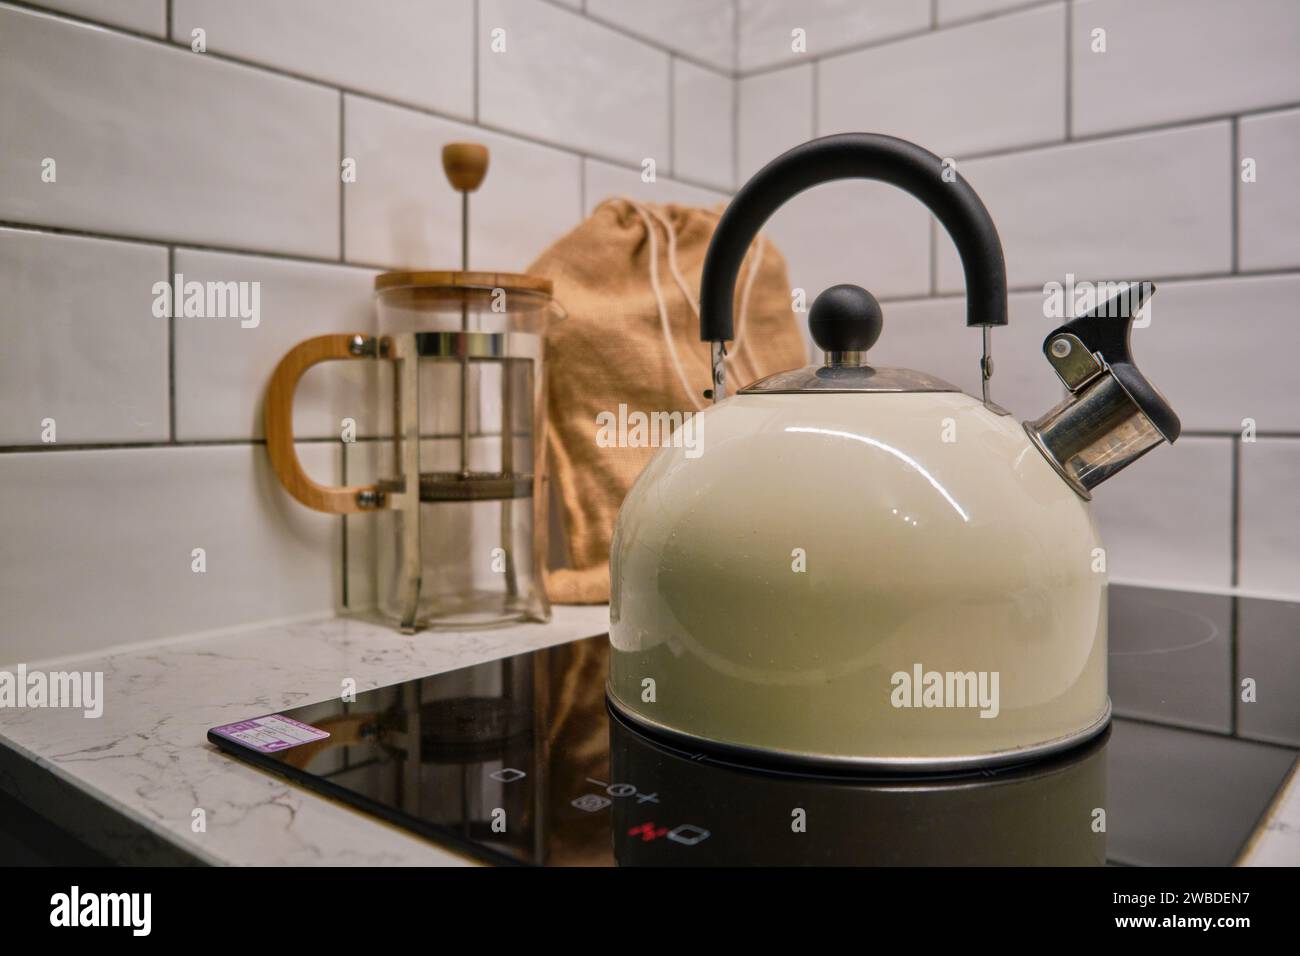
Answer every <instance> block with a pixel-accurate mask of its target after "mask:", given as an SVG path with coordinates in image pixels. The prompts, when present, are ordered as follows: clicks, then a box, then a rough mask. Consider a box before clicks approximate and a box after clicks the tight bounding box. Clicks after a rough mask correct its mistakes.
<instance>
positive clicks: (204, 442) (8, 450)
mask: <svg viewBox="0 0 1300 956" xmlns="http://www.w3.org/2000/svg"><path fill="white" fill-rule="evenodd" d="M1256 436H1257V437H1258V438H1262V439H1268V440H1270V441H1296V440H1300V431H1258V432H1256ZM420 437H421V439H422V440H437V441H450V440H452V439H454V438H456V437H457V436H456V435H455V434H444V435H434V434H429V435H422V436H420ZM470 437H471V438H497V437H499V435H498V434H497V433H496V432H472V433H471V434H470ZM1180 437H1183V438H1208V439H1239V438H1240V437H1241V436H1240V434H1239V433H1238V432H1235V431H1217V430H1213V429H1204V430H1197V429H1191V428H1186V429H1183V432H1182V435H1181V436H1180ZM390 440H391V439H390V438H389V437H387V436H384V435H360V436H358V437H357V438H355V439H354V440H353V442H352V443H353V444H357V445H368V444H378V443H381V442H387V441H390ZM331 443H334V444H338V443H339V439H338V437H337V436H325V437H302V436H300V437H295V438H294V444H295V445H324V444H331ZM265 444H266V439H265V438H197V439H195V438H191V439H184V440H167V441H139V442H131V441H119V442H67V443H56V444H43V443H36V444H28V445H0V456H3V455H26V454H53V453H57V452H67V451H126V450H134V449H140V450H145V449H149V450H157V449H160V448H234V447H250V448H251V447H257V446H261V445H265ZM1239 447H1240V446H1239V444H1238V448H1239ZM1234 453H1235V452H1234ZM1234 498H1235V495H1234ZM1232 506H1233V509H1234V512H1233V513H1234V514H1236V513H1238V512H1239V510H1240V506H1239V503H1238V502H1237V501H1235V500H1234V502H1233V503H1232ZM1234 526H1235V522H1234ZM1236 547H1237V546H1236V545H1234V546H1233V548H1234V553H1235V550H1236ZM1233 578H1234V583H1233V585H1231V586H1232V587H1239V586H1240V585H1238V584H1236V583H1235V578H1236V572H1235V571H1234V575H1233Z"/></svg>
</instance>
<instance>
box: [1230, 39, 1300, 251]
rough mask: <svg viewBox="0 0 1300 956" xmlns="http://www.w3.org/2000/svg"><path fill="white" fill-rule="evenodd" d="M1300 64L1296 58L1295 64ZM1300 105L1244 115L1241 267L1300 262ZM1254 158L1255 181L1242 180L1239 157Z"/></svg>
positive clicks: (1240, 145) (1240, 153) (1240, 147)
mask: <svg viewBox="0 0 1300 956" xmlns="http://www.w3.org/2000/svg"><path fill="white" fill-rule="evenodd" d="M1297 68H1298V69H1300V63H1297ZM1297 156H1300V110H1287V111H1285V112H1282V113H1267V114H1265V115H1263V116H1246V117H1243V118H1242V120H1241V126H1240V131H1239V134H1238V140H1237V171H1236V174H1237V176H1238V180H1239V182H1238V185H1237V190H1238V202H1239V207H1238V208H1239V210H1240V217H1241V218H1240V221H1239V226H1240V247H1239V250H1238V251H1239V257H1240V266H1241V268H1243V269H1284V268H1290V267H1292V266H1300V189H1297V188H1296V157H1297ZM1247 158H1249V159H1253V160H1254V161H1255V170H1254V173H1255V181H1254V182H1240V177H1241V174H1242V169H1241V161H1242V160H1244V159H1247Z"/></svg>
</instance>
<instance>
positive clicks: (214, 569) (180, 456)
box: [0, 444, 341, 662]
mask: <svg viewBox="0 0 1300 956" xmlns="http://www.w3.org/2000/svg"><path fill="white" fill-rule="evenodd" d="M299 455H300V456H301V457H302V460H303V464H304V467H306V468H307V469H308V470H309V471H310V473H311V474H312V475H313V477H316V478H317V479H318V480H321V481H336V480H337V477H338V463H337V459H338V448H337V447H335V446H332V445H326V444H319V445H306V446H300V447H299ZM0 497H3V498H5V499H6V500H8V501H21V502H22V507H17V508H4V509H0V539H3V540H4V541H5V547H4V548H3V549H0V607H3V608H4V614H3V615H0V656H2V657H3V658H4V660H6V661H11V662H17V661H23V660H32V659H34V658H44V657H56V656H61V655H67V654H74V653H78V652H86V651H90V650H94V649H97V648H101V647H105V646H107V645H110V644H119V643H125V642H134V641H144V640H150V639H154V638H161V637H168V636H172V635H179V634H187V633H194V632H199V631H206V630H213V629H217V628H224V627H234V626H237V625H241V624H248V623H253V622H256V621H260V620H268V619H273V618H286V617H298V616H307V615H313V614H328V613H329V612H330V611H331V610H332V609H333V608H334V607H335V606H336V605H337V602H338V598H339V594H340V591H341V587H340V582H341V573H340V570H339V565H338V559H337V555H338V554H339V552H340V542H341V539H340V534H341V530H340V527H339V521H338V519H337V518H335V517H333V516H330V515H323V514H318V513H316V512H312V511H309V510H308V509H306V508H304V507H302V506H301V505H299V504H298V503H297V502H296V501H293V500H292V499H291V498H290V497H289V495H288V494H287V493H286V492H285V491H284V490H283V489H281V487H280V485H279V483H278V482H277V481H276V478H275V476H274V474H273V473H272V471H271V465H270V462H269V460H268V459H267V457H266V449H265V448H263V447H260V446H256V445H232V446H204V447H189V448H148V449H129V450H104V451H47V452H32V453H12V454H7V455H0ZM195 548H202V549H204V552H205V561H206V566H207V570H206V572H204V573H195V572H194V571H193V570H192V567H193V562H194V560H195V559H194V558H193V556H192V555H193V551H194V549H195Z"/></svg>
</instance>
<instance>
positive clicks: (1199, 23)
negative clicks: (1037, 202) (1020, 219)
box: [1071, 0, 1300, 135]
mask: <svg viewBox="0 0 1300 956" xmlns="http://www.w3.org/2000/svg"><path fill="white" fill-rule="evenodd" d="M1073 16H1074V23H1073V26H1072V32H1071V36H1072V41H1073V42H1072V46H1073V49H1072V50H1071V59H1072V62H1073V70H1074V78H1073V84H1072V88H1073V132H1074V133H1075V134H1078V135H1086V134H1091V133H1100V132H1104V131H1107V130H1120V129H1131V128H1133V127H1136V126H1143V125H1147V124H1159V123H1170V122H1174V121H1177V120H1190V119H1197V118H1199V117H1206V116H1217V115H1221V114H1225V113H1230V112H1237V111H1241V110H1251V109H1259V108H1261V107H1267V106H1273V105H1281V104H1285V103H1294V102H1295V101H1297V100H1300V69H1297V63H1296V50H1297V49H1300V4H1297V3H1295V2H1294V0H1237V2H1235V3H1223V2H1222V0H1143V2H1141V3H1134V2H1133V0H1078V2H1076V3H1075V4H1074V10H1073ZM1096 30H1104V31H1105V43H1106V48H1105V52H1093V46H1094V45H1095V43H1096V41H1095V40H1094V31H1096Z"/></svg>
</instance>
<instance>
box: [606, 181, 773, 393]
mask: <svg viewBox="0 0 1300 956" xmlns="http://www.w3.org/2000/svg"><path fill="white" fill-rule="evenodd" d="M620 200H621V201H622V202H625V203H627V204H628V205H629V206H631V207H632V209H633V210H634V211H635V212H636V214H637V215H638V216H639V217H640V218H641V223H642V225H644V226H645V231H646V237H647V239H648V240H649V245H650V289H651V291H653V292H654V297H655V305H656V306H657V307H658V309H659V325H660V327H661V328H662V330H663V336H664V343H665V344H666V345H667V346H668V357H669V358H670V359H671V361H672V364H673V371H674V372H675V373H676V374H677V381H678V382H679V383H680V384H681V386H682V390H683V391H685V392H686V395H687V397H688V398H690V400H691V403H692V404H693V405H694V406H695V410H696V411H703V410H704V404H703V403H702V402H701V401H700V399H699V396H697V395H696V394H695V390H694V389H693V388H691V383H690V380H689V379H688V378H687V377H686V370H685V369H684V368H683V367H682V360H681V357H680V356H679V355H678V354H677V343H676V342H675V341H674V340H673V334H672V328H671V326H670V325H669V324H668V304H667V302H666V301H665V300H664V294H663V289H662V287H661V286H660V284H659V243H658V239H657V237H656V235H655V231H656V230H655V228H654V225H653V223H652V222H651V219H652V218H653V219H654V221H655V222H657V223H658V224H659V225H660V226H662V227H663V230H664V234H665V236H666V237H667V240H668V271H669V272H670V273H671V274H672V277H673V281H674V282H675V283H676V285H677V288H678V289H679V290H680V291H681V293H682V297H683V298H684V299H685V300H686V304H687V305H688V306H689V307H690V310H691V313H692V314H693V315H694V316H695V321H696V322H699V319H700V306H699V303H698V302H697V301H696V300H695V298H694V297H693V296H692V295H691V293H690V290H689V289H688V288H687V286H686V280H685V279H684V278H683V277H682V273H681V269H680V268H679V267H678V265H677V234H676V233H675V232H674V231H673V228H672V225H671V224H670V223H669V222H668V220H666V219H665V218H664V217H663V216H662V215H661V214H660V213H659V211H658V210H655V209H650V208H648V207H646V206H643V205H642V204H641V203H639V202H637V201H636V200H635V199H632V198H630V197H628V196H621V197H618V198H617V199H607V200H605V203H609V202H617V201H620ZM605 203H601V205H602V206H603V205H605ZM765 245H766V242H765V240H764V239H763V237H762V236H759V237H758V238H756V239H755V240H754V254H753V257H752V259H753V261H752V262H751V264H750V267H749V271H748V273H746V275H745V283H744V285H743V286H741V290H740V314H739V316H738V317H737V321H736V337H735V339H734V340H733V341H732V351H731V354H730V355H728V356H727V361H728V362H731V361H733V360H735V358H736V357H737V356H738V355H739V354H740V349H741V345H742V343H743V342H744V335H745V317H746V316H747V315H748V314H749V295H750V292H751V291H752V290H753V288H754V280H755V279H756V278H757V277H758V269H759V266H761V265H762V263H763V249H764V247H765Z"/></svg>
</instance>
